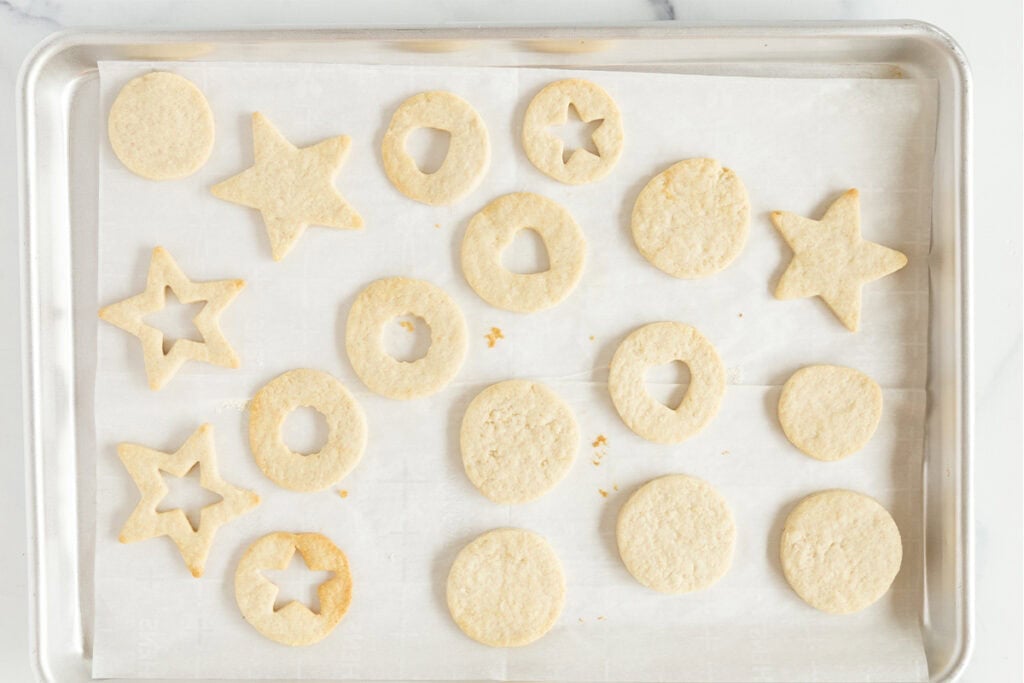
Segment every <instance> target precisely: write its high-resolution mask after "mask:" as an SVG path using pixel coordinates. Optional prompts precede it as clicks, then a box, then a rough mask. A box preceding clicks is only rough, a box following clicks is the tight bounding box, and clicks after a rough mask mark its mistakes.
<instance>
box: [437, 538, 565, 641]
mask: <svg viewBox="0 0 1024 683" xmlns="http://www.w3.org/2000/svg"><path fill="white" fill-rule="evenodd" d="M564 606H565V575H564V574H563V573H562V563H561V562H559V560H558V556H557V555H555V551H554V550H553V549H552V548H551V545H550V544H549V543H548V542H547V540H546V539H545V538H544V537H543V536H540V535H538V534H535V533H533V532H532V531H526V530H525V529H495V530H494V531H488V532H487V533H485V534H482V535H480V536H477V537H476V538H475V539H474V540H473V541H471V542H470V543H469V544H467V545H466V546H465V547H464V548H463V549H462V550H460V551H459V554H458V556H456V558H455V562H454V563H453V564H452V568H451V571H449V572H448V611H449V612H451V615H452V619H454V620H455V623H456V624H458V626H459V628H461V629H462V631H463V633H465V634H466V635H467V636H469V637H470V638H472V639H473V640H476V641H478V642H480V643H483V644H484V645H490V646H492V647H519V646H521V645H528V644H529V643H532V642H533V641H535V640H537V639H538V638H540V637H541V636H543V635H544V634H545V633H547V632H548V631H550V630H551V627H552V626H554V625H555V622H556V621H558V616H559V615H560V614H561V613H562V607H564Z"/></svg>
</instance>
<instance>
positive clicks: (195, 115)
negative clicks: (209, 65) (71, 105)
mask: <svg viewBox="0 0 1024 683" xmlns="http://www.w3.org/2000/svg"><path fill="white" fill-rule="evenodd" d="M107 136H108V137H109V138H110V146H111V147H112V148H113V149H114V154H115V155H117V158H118V159H120V160H121V163H122V164H124V165H125V166H126V167H127V168H128V170H129V171H131V172H132V173H134V174H136V175H139V176H142V177H143V178H148V179H150V180H171V179H174V178H184V177H185V176H188V175H192V174H193V173H195V172H196V171H198V170H199V169H200V168H201V167H202V165H203V164H205V163H206V160H207V159H208V158H209V156H210V150H212V149H213V112H212V111H210V105H209V103H208V102H207V101H206V96H204V95H203V93H202V91H201V90H200V89H199V88H197V87H196V86H195V84H194V83H192V81H190V80H188V79H187V78H183V77H181V76H178V75H177V74H172V73H168V72H166V71H154V72H153V73H148V74H146V75H145V76H139V77H138V78H134V79H132V80H131V81H129V82H128V84H127V85H125V86H124V87H123V88H121V92H119V93H118V94H117V98H116V99H115V100H114V104H113V105H112V106H111V107H110V115H109V117H108V118H107Z"/></svg>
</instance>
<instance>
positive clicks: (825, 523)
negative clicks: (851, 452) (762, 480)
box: [779, 489, 903, 614]
mask: <svg viewBox="0 0 1024 683" xmlns="http://www.w3.org/2000/svg"><path fill="white" fill-rule="evenodd" d="M779 556H780V559H781V560H782V571H783V573H785V575H786V581H788V582H789V585H790V586H792V588H793V590H794V591H796V594H797V595H799V596H800V597H801V598H803V600H804V602H806V603H807V604H808V605H810V606H811V607H815V608H817V609H820V610H821V611H823V612H830V613H832V614H849V613H851V612H857V611H859V610H862V609H864V608H865V607H867V606H868V605H870V604H872V603H874V602H875V601H877V600H878V599H879V598H881V597H882V596H883V595H885V592H886V591H888V590H889V586H891V585H892V582H893V580H894V579H895V578H896V574H897V573H898V572H899V570H900V563H901V562H902V560H903V544H902V542H901V541H900V531H899V529H898V528H897V527H896V522H894V521H893V519H892V516H891V515H890V514H889V513H888V511H886V509H885V508H884V507H882V506H881V505H880V504H879V503H878V501H876V500H875V499H874V498H871V497H869V496H865V495H864V494H862V493H856V492H854V491H845V490H841V489H834V490H831V491H821V492H819V493H814V494H812V495H810V496H807V497H806V498H804V499H803V500H802V501H800V503H799V504H798V505H797V506H796V508H794V509H793V511H792V512H791V513H789V517H787V518H786V525H785V528H784V529H783V531H782V545H781V548H780V550H779Z"/></svg>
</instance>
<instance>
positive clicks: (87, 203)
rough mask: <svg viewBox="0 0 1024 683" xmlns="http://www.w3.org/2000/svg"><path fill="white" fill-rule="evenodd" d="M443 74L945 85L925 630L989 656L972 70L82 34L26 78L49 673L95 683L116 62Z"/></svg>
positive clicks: (37, 507)
mask: <svg viewBox="0 0 1024 683" xmlns="http://www.w3.org/2000/svg"><path fill="white" fill-rule="evenodd" d="M132 59H138V60H160V59H173V60H178V61H181V60H202V61H282V62H294V61H309V62H339V63H347V62H351V63H364V64H365V63H370V64H409V63H429V64H437V65H465V64H472V65H475V66H487V65H500V66H548V67H555V68H559V67H563V68H588V69H629V70H631V71H663V72H671V73H689V74H717V75H722V74H728V75H744V76H771V77H783V76H784V77H815V78H829V77H835V78H850V77H858V78H902V77H924V78H934V79H937V80H938V82H939V116H938V128H937V134H936V147H935V168H934V192H933V206H932V214H933V224H932V268H931V275H930V285H931V299H932V300H931V319H930V329H929V348H928V352H929V372H928V385H927V386H928V392H927V400H928V406H927V425H926V450H925V458H924V465H923V468H922V472H921V476H922V483H923V488H924V505H923V509H922V510H921V514H922V518H923V525H924V530H925V552H924V577H923V579H924V580H923V582H922V585H923V586H924V593H925V594H924V596H923V600H922V605H923V608H922V613H921V627H922V634H923V637H924V645H925V650H926V654H927V658H928V664H929V671H930V675H931V679H932V680H935V681H940V680H953V679H954V678H955V677H956V676H957V675H958V673H959V672H960V671H961V670H962V669H963V666H964V664H965V663H966V661H967V658H968V656H969V652H970V649H971V642H972V633H973V625H972V570H971V559H972V553H971V547H972V542H971V530H972V517H971V496H970V472H971V467H970V464H971V427H972V412H971V404H970V395H971V368H970V349H971V318H970V313H971V307H970V291H971V290H970V270H969V268H970V233H971V225H970V218H971V205H970V199H971V187H970V76H969V72H968V68H967V65H966V61H965V59H964V57H963V55H962V53H961V52H960V50H959V48H958V47H957V46H956V44H955V43H954V42H953V41H952V39H950V38H949V36H947V35H945V34H944V33H942V32H941V31H939V30H938V29H935V28H934V27H931V26H928V25H926V24H921V23H914V22H903V23H829V24H817V25H814V24H793V25H763V26H699V27H698V26H686V25H682V24H648V25H639V26H627V27H600V28H598V27H593V28H559V27H529V28H512V27H495V28H452V29H366V30H361V29H344V30H325V29H316V30H288V31H277V30H264V31H240V32H188V33H117V32H88V33H86V32H65V33H60V34H56V35H55V36H53V37H51V38H49V39H48V40H47V41H46V42H44V43H43V44H42V45H40V46H39V47H38V48H37V49H36V51H35V52H34V53H33V54H32V55H31V56H30V57H29V58H28V60H26V63H25V65H24V67H23V70H22V74H21V80H20V84H19V90H18V92H19V103H18V115H19V131H20V139H19V142H20V167H21V217H22V228H23V230H22V244H21V251H22V286H23V295H24V296H23V319H22V330H23V335H24V340H23V341H24V344H23V349H24V392H25V394H24V398H25V401H24V405H25V421H26V422H25V435H26V436H25V438H26V444H25V446H26V457H27V458H28V468H27V469H28V476H29V481H28V487H29V491H28V493H29V495H28V505H29V515H28V517H29V530H28V533H29V537H30V538H29V552H30V558H29V559H30V580H31V589H32V609H31V617H30V618H31V623H30V624H29V625H28V626H29V628H30V633H31V636H30V637H31V642H32V647H33V654H34V657H33V658H34V662H35V665H36V670H37V674H38V676H39V677H40V678H41V679H45V680H56V681H75V680H89V679H90V678H91V673H90V652H91V629H92V547H93V537H94V533H95V532H94V510H93V504H92V502H93V493H94V481H93V478H94V472H95V448H94V444H93V443H90V439H91V436H90V435H91V430H89V429H86V428H85V427H86V426H87V425H91V424H92V421H93V409H92V404H91V396H92V386H93V377H92V376H91V375H90V376H85V375H87V374H88V373H84V372H82V373H79V372H76V368H78V367H88V365H89V364H88V363H86V362H83V359H87V358H92V357H94V355H95V324H96V317H95V311H96V308H97V306H96V301H95V291H96V287H95V283H96V273H95V265H94V264H95V260H94V254H95V247H96V235H97V224H96V223H97V215H96V214H97V211H96V209H97V207H96V198H97V187H96V174H95V169H96V156H97V149H96V145H95V140H96V139H97V133H98V130H99V127H100V126H101V123H102V122H101V120H100V116H99V107H98V92H99V91H98V75H97V63H98V61H100V60H132Z"/></svg>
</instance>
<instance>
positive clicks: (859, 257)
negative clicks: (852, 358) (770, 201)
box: [772, 189, 907, 332]
mask: <svg viewBox="0 0 1024 683" xmlns="http://www.w3.org/2000/svg"><path fill="white" fill-rule="evenodd" d="M772 223H774V224H775V228H776V229H777V230H778V231H779V232H780V233H781V234H782V237H783V238H784V239H785V240H786V243H787V244H788V245H789V247H790V249H792V250H793V258H792V260H791V261H790V262H789V265H788V266H787V267H786V271H785V272H784V273H783V274H782V277H781V278H779V283H778V285H777V286H776V287H775V297H776V298H778V299H801V298H804V297H809V296H818V297H821V299H822V300H823V301H824V302H825V303H826V304H827V305H828V307H829V308H830V309H832V312H833V313H834V314H835V316H836V317H837V318H839V321H840V322H842V323H843V325H845V326H846V329H848V330H850V331H851V332H856V331H857V329H858V328H859V327H860V309H861V288H862V287H863V286H864V285H865V284H866V283H868V282H872V281H874V280H877V279H879V278H882V277H885V276H886V275H889V274H891V273H895V272H896V271H897V270H899V269H900V268H902V267H903V266H905V265H907V257H906V255H905V254H903V253H902V252H899V251H896V250H895V249H889V248H888V247H883V246H882V245H881V244H875V243H874V242H868V241H867V240H865V239H864V238H862V237H861V235H860V193H859V192H858V191H857V190H855V189H853V190H848V191H847V192H845V193H843V195H842V196H840V197H839V198H838V199H837V200H835V201H834V202H833V203H832V205H831V206H829V207H828V210H827V211H826V212H825V215H824V216H822V217H821V220H817V221H815V220H811V219H810V218H804V217H803V216H798V215H797V214H795V213H788V212H786V211H773V212H772Z"/></svg>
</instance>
